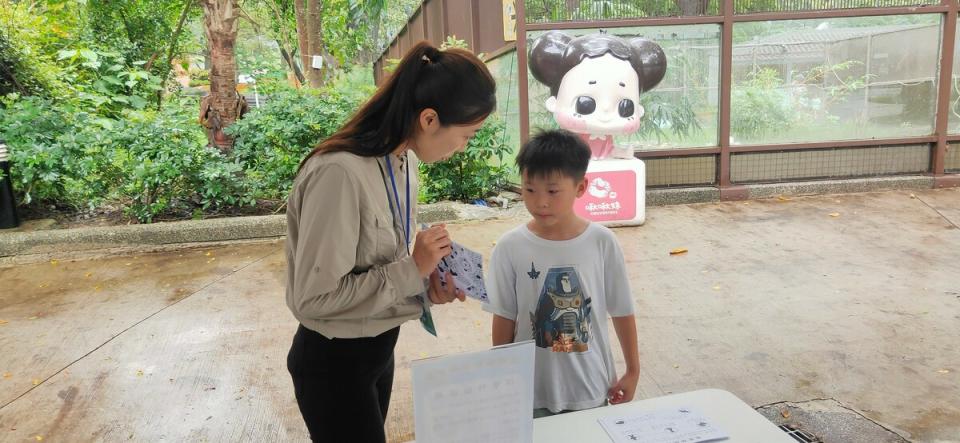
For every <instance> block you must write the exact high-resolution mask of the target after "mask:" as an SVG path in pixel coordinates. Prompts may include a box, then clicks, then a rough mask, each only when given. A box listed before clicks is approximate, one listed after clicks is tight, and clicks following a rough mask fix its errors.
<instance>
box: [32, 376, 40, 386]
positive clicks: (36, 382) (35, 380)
mask: <svg viewBox="0 0 960 443" xmlns="http://www.w3.org/2000/svg"><path fill="white" fill-rule="evenodd" d="M39 384H40V379H37V378H35V379H33V385H34V386H36V385H39Z"/></svg>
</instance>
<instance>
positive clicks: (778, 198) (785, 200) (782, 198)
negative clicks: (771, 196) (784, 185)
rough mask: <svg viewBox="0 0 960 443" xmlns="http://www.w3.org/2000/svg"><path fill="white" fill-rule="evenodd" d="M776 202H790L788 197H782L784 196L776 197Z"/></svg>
mask: <svg viewBox="0 0 960 443" xmlns="http://www.w3.org/2000/svg"><path fill="white" fill-rule="evenodd" d="M777 200H780V201H782V202H788V201H790V198H789V197H784V196H782V195H778V196H777Z"/></svg>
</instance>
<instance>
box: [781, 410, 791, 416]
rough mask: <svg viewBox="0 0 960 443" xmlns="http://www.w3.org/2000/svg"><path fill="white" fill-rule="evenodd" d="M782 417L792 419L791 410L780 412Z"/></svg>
mask: <svg viewBox="0 0 960 443" xmlns="http://www.w3.org/2000/svg"><path fill="white" fill-rule="evenodd" d="M780 415H782V416H783V418H790V410H789V409H781V410H780Z"/></svg>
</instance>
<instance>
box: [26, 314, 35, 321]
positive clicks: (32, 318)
mask: <svg viewBox="0 0 960 443" xmlns="http://www.w3.org/2000/svg"><path fill="white" fill-rule="evenodd" d="M36 319H37V316H36V315H34V316H33V317H30V318H28V319H27V320H36Z"/></svg>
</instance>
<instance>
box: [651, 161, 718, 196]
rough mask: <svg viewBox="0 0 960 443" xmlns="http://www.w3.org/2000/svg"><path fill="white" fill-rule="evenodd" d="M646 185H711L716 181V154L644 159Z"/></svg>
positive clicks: (656, 186) (666, 186)
mask: <svg viewBox="0 0 960 443" xmlns="http://www.w3.org/2000/svg"><path fill="white" fill-rule="evenodd" d="M644 163H646V166H647V187H648V188H668V187H673V186H695V185H712V184H714V183H716V181H717V156H715V155H696V156H690V157H667V158H649V159H645V160H644Z"/></svg>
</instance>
